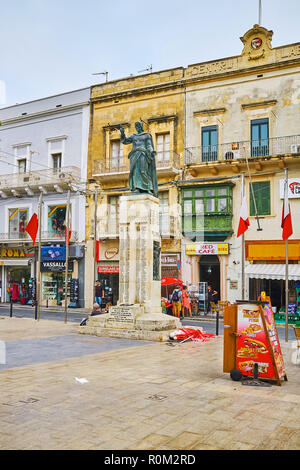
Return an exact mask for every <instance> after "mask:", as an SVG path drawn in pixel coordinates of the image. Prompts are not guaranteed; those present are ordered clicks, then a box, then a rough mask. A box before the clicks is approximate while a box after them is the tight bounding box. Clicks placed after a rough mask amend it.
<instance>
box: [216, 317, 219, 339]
mask: <svg viewBox="0 0 300 470" xmlns="http://www.w3.org/2000/svg"><path fill="white" fill-rule="evenodd" d="M218 335H219V312H218V311H217V312H216V336H218Z"/></svg>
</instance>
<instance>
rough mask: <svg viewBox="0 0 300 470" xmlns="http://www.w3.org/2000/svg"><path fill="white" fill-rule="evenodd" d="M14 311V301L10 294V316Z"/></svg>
mask: <svg viewBox="0 0 300 470" xmlns="http://www.w3.org/2000/svg"><path fill="white" fill-rule="evenodd" d="M12 313H13V303H12V298H11V296H10V309H9V316H10V318H11V317H12Z"/></svg>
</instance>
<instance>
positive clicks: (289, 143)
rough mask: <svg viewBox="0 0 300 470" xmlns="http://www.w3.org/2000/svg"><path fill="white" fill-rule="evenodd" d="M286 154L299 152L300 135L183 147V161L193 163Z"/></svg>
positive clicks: (188, 163)
mask: <svg viewBox="0 0 300 470" xmlns="http://www.w3.org/2000/svg"><path fill="white" fill-rule="evenodd" d="M286 154H300V135H290V136H285V137H273V138H270V139H261V140H244V141H240V142H230V143H227V144H219V145H211V146H205V147H187V148H186V149H185V163H186V164H187V165H193V164H197V163H203V162H215V161H226V160H235V159H238V158H241V159H246V158H256V157H272V156H279V155H286Z"/></svg>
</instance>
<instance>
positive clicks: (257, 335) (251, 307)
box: [236, 303, 277, 379]
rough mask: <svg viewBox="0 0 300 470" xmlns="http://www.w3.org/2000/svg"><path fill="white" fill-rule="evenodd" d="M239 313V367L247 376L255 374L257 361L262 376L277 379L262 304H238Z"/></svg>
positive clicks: (237, 365) (259, 373)
mask: <svg viewBox="0 0 300 470" xmlns="http://www.w3.org/2000/svg"><path fill="white" fill-rule="evenodd" d="M271 311H272V310H271ZM237 314H238V322H237V333H238V336H237V343H236V344H237V354H236V367H237V369H239V370H240V371H241V372H242V374H243V375H245V376H253V374H254V364H255V363H257V364H258V376H259V377H260V378H267V379H276V378H277V377H276V373H275V370H274V366H273V360H272V351H270V347H269V344H270V343H269V341H268V338H267V333H266V331H265V327H264V323H263V319H262V309H261V307H260V305H259V304H254V303H253V304H252V303H249V304H248V303H243V304H238V313H237Z"/></svg>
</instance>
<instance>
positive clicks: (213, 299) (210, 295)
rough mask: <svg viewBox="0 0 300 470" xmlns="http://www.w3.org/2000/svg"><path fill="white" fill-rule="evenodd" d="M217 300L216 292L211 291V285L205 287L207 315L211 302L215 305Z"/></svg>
mask: <svg viewBox="0 0 300 470" xmlns="http://www.w3.org/2000/svg"><path fill="white" fill-rule="evenodd" d="M217 300H218V292H217V291H216V290H215V289H213V287H212V286H211V285H208V286H207V301H208V308H207V313H208V311H209V310H210V309H211V304H210V303H211V302H214V303H216V302H217Z"/></svg>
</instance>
